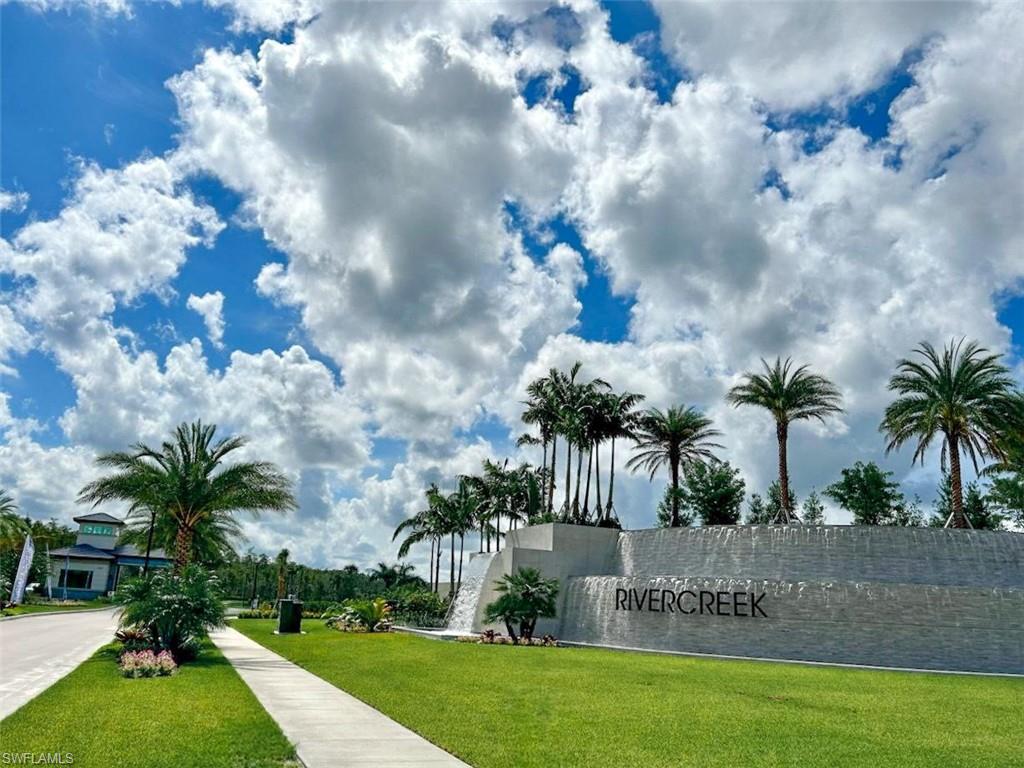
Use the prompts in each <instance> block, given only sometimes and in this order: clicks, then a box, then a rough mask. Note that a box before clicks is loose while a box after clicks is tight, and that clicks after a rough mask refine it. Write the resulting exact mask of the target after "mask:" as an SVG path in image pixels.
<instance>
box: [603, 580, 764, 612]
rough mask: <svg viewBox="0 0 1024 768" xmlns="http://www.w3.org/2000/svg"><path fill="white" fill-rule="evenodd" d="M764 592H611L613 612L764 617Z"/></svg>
mask: <svg viewBox="0 0 1024 768" xmlns="http://www.w3.org/2000/svg"><path fill="white" fill-rule="evenodd" d="M763 599H764V592H719V591H716V592H711V591H708V590H705V589H700V590H692V589H682V590H679V591H678V592H674V591H672V590H671V589H636V588H635V587H633V588H630V589H624V588H622V587H620V588H618V589H616V590H615V610H617V611H649V612H652V613H686V614H691V613H695V614H699V615H705V614H706V615H711V616H750V617H765V618H767V617H768V614H767V613H765V612H764V608H762V607H761V601H762V600H763Z"/></svg>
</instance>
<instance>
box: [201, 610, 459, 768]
mask: <svg viewBox="0 0 1024 768" xmlns="http://www.w3.org/2000/svg"><path fill="white" fill-rule="evenodd" d="M210 638H211V639H212V640H213V642H214V643H215V644H216V645H217V647H218V648H220V650H221V652H222V653H223V654H224V655H225V656H226V657H227V658H228V660H229V661H230V662H231V664H232V665H233V666H234V668H235V669H236V670H237V671H238V674H239V675H240V676H241V677H242V679H243V680H245V682H246V684H247V685H248V686H249V688H251V689H252V692H253V693H254V694H256V698H257V699H259V701H260V703H261V704H262V705H263V707H264V708H265V709H266V710H267V712H269V713H270V716H271V717H272V718H274V720H276V721H277V724H278V725H279V726H280V727H281V730H282V731H284V735H285V736H286V737H287V738H288V740H289V741H291V742H292V743H293V744H294V745H295V749H296V751H297V752H298V754H299V759H300V760H302V762H303V763H304V764H305V765H306V766H307V767H308V768H340V767H341V766H375V768H388V767H389V766H393V767H394V768H414V766H424V767H425V768H432V767H434V766H436V767H437V768H441V767H442V766H444V767H445V768H453V767H454V766H463V768H466V764H465V763H463V762H462V761H461V760H458V759H456V758H455V757H453V756H452V755H450V754H448V753H447V752H445V751H444V750H443V749H441V748H439V747H436V746H434V745H433V744H431V743H430V742H429V741H427V740H426V739H424V738H423V737H422V736H419V735H417V734H415V733H413V732H412V731H410V730H409V729H408V728H405V727H404V726H401V725H399V724H398V723H396V722H395V721H394V720H392V719H391V718H389V717H387V716H385V715H383V714H381V713H380V712H378V711H377V710H376V709H374V708H373V707H371V706H369V705H367V704H364V703H363V702H361V701H359V700H358V699H356V698H355V697H353V696H350V695H349V694H347V693H345V692H344V691H342V690H340V689H339V688H335V687H334V686H333V685H331V684H330V683H328V682H326V681H325V680H322V679H320V678H319V677H317V676H316V675H314V674H313V673H311V672H307V671H306V670H304V669H302V668H301V667H298V666H296V665H295V664H292V663H291V662H290V661H287V660H286V659H284V658H282V657H280V656H278V655H277V654H276V653H273V652H272V651H269V650H267V649H266V648H264V647H263V646H262V645H260V644H259V643H257V642H255V641H253V640H250V639H249V638H248V637H246V636H245V635H243V634H241V633H240V632H238V631H237V630H234V629H230V628H227V629H221V630H217V631H216V632H211V633H210Z"/></svg>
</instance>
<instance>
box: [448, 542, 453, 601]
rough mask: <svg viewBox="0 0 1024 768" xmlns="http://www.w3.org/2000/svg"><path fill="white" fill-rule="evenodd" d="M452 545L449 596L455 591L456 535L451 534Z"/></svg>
mask: <svg viewBox="0 0 1024 768" xmlns="http://www.w3.org/2000/svg"><path fill="white" fill-rule="evenodd" d="M451 544H452V551H451V555H452V556H451V563H450V564H449V571H448V594H449V595H451V594H453V592H454V590H455V534H454V533H452V534H451Z"/></svg>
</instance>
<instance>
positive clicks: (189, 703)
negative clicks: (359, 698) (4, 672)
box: [0, 643, 297, 768]
mask: <svg viewBox="0 0 1024 768" xmlns="http://www.w3.org/2000/svg"><path fill="white" fill-rule="evenodd" d="M0 753H5V754H15V755H18V754H25V753H31V754H33V755H36V756H39V755H48V754H63V755H71V756H72V757H73V759H74V763H73V764H74V765H75V766H84V768H109V767H110V766H117V768H180V767H181V766H203V768H221V767H223V768H229V767H230V768H238V767H239V766H244V768H277V767H279V766H286V765H297V763H294V762H293V760H294V754H295V753H294V750H293V749H292V747H291V745H290V744H289V743H288V741H287V739H285V737H284V735H283V734H282V733H281V730H280V729H279V728H278V727H277V724H276V723H275V722H274V721H273V720H272V719H271V718H270V716H269V715H268V714H267V713H266V711H265V710H264V709H263V707H262V706H261V705H260V703H259V702H258V701H257V700H256V698H255V697H254V696H253V695H252V692H251V691H250V690H249V688H248V687H247V686H246V685H245V683H244V682H242V679H241V678H240V677H239V676H238V675H237V673H236V672H235V671H234V669H232V667H231V665H230V664H229V663H228V662H227V660H226V659H225V658H224V657H223V656H222V655H221V653H220V652H219V651H218V650H217V649H216V648H214V647H213V645H212V644H209V643H206V644H205V645H204V647H203V652H202V654H201V655H200V657H199V658H198V659H197V660H195V661H193V662H190V663H188V664H185V665H184V666H182V667H181V668H180V669H179V670H178V672H177V674H175V675H174V676H173V677H155V678H147V679H127V678H124V677H122V676H121V673H120V671H119V670H118V667H117V656H116V650H115V646H112V645H111V646H106V647H104V648H102V649H101V650H100V651H98V652H97V653H96V654H95V655H94V656H93V657H92V658H90V659H89V660H88V661H86V662H85V663H84V664H82V665H81V666H80V667H78V668H77V669H75V670H74V671H73V672H72V673H71V674H69V675H68V676H67V677H65V678H64V679H62V680H60V681H59V682H57V683H56V684H55V685H53V686H52V687H51V688H49V689H48V690H46V691H45V692H43V693H42V694H41V695H40V696H38V697H37V698H35V699H33V700H32V701H30V702H29V703H28V704H26V705H25V706H24V707H22V708H21V709H19V710H18V711H17V712H15V713H14V714H12V715H11V716H9V717H8V718H6V719H5V720H3V721H2V722H0ZM65 762H66V760H65Z"/></svg>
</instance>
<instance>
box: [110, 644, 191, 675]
mask: <svg viewBox="0 0 1024 768" xmlns="http://www.w3.org/2000/svg"><path fill="white" fill-rule="evenodd" d="M118 667H119V668H120V669H121V674H122V675H124V676H125V677H166V676H168V675H173V674H174V673H175V672H176V671H177V669H178V665H177V664H175V663H174V657H173V656H172V655H171V654H170V652H169V651H160V653H154V652H153V651H151V650H145V651H125V652H124V653H122V654H121V658H120V660H119V661H118Z"/></svg>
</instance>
